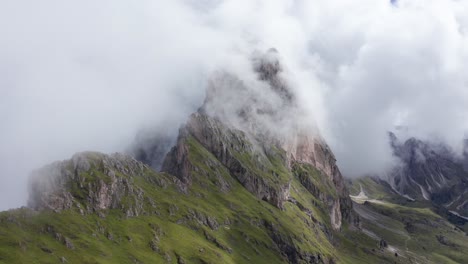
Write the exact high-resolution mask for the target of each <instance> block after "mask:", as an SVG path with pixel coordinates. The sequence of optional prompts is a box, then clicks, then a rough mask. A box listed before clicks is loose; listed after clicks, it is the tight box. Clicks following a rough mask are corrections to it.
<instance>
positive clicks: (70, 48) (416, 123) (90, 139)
mask: <svg viewBox="0 0 468 264" xmlns="http://www.w3.org/2000/svg"><path fill="white" fill-rule="evenodd" d="M467 34H468V3H466V2H465V1H455V0H453V1H450V0H425V1H422V0H399V1H386V0H381V1H380V0H355V1H347V0H203V1H201V0H173V1H163V0H141V1H136V2H135V1H123V0H112V1H111V0H103V1H91V0H82V1H59V0H43V1H33V0H19V1H0V210H5V209H8V208H14V207H19V206H22V205H25V204H26V200H27V186H28V184H27V183H28V175H29V173H30V171H31V170H33V169H35V168H38V167H41V166H43V165H44V164H47V163H50V162H52V161H54V160H63V159H68V158H69V157H71V155H73V153H75V152H78V151H85V150H96V151H102V152H115V151H126V150H127V149H128V148H129V146H130V145H131V144H132V142H134V140H135V136H136V135H137V134H138V133H139V131H141V130H142V129H144V130H146V131H157V130H159V129H168V128H171V129H176V128H177V127H178V126H179V125H180V124H182V123H183V122H184V121H185V119H186V118H187V116H188V115H189V114H190V113H191V112H193V111H195V110H196V109H197V108H198V107H199V106H200V105H201V103H202V102H203V98H204V96H205V89H206V84H207V80H209V78H210V76H212V74H213V72H215V71H218V70H220V69H222V70H225V69H227V70H231V71H234V72H236V73H238V74H242V72H248V71H250V70H251V69H248V67H247V66H246V63H245V62H246V60H247V59H248V58H249V57H250V56H251V55H252V53H253V52H255V51H258V50H260V51H262V50H267V49H268V48H271V47H274V48H276V49H277V50H278V51H279V53H280V54H281V58H282V61H283V62H284V65H285V67H286V68H287V69H286V70H287V73H288V79H290V80H292V83H293V85H294V87H295V89H296V91H297V93H298V95H299V98H300V99H301V102H302V104H303V106H304V107H305V108H307V110H308V111H309V112H310V116H311V118H313V119H314V120H315V122H316V123H317V124H318V126H319V128H320V130H321V133H322V135H323V136H324V137H325V138H326V140H327V142H328V143H329V144H330V146H331V148H332V150H333V151H334V153H335V155H336V157H337V159H338V165H339V166H340V169H341V170H342V172H343V174H344V175H345V176H348V177H356V176H360V175H364V174H374V173H380V172H382V171H384V170H386V169H387V168H388V167H389V166H392V164H393V163H392V162H393V159H392V156H391V150H390V148H389V145H388V138H387V132H388V131H389V130H393V129H394V128H395V126H405V127H407V129H406V130H405V133H404V135H401V136H402V137H409V136H416V137H419V138H423V139H427V140H434V141H442V142H444V143H446V144H448V145H450V146H451V147H452V148H453V149H454V150H459V148H460V146H461V144H460V142H461V140H462V139H463V138H464V136H465V133H466V131H467V129H468V122H467V120H468V119H467V115H468V87H467V84H468V75H467V74H466V72H468V65H467V64H468V60H467V59H468V35H467Z"/></svg>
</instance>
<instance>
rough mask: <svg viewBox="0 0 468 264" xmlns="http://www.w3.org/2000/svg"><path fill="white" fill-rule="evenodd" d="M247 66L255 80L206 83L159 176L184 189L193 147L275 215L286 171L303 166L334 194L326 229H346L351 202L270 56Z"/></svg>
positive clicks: (286, 189)
mask: <svg viewBox="0 0 468 264" xmlns="http://www.w3.org/2000/svg"><path fill="white" fill-rule="evenodd" d="M252 63H253V70H254V72H255V73H256V78H253V79H248V78H247V79H240V78H238V77H237V76H235V75H233V74H229V73H226V72H222V73H218V74H216V75H215V76H214V77H213V78H212V80H211V82H210V85H209V87H208V90H207V96H206V99H205V102H204V105H203V106H202V107H201V108H200V109H199V111H198V112H196V113H194V114H192V115H191V116H190V118H189V120H188V121H187V123H186V125H185V126H184V127H183V128H181V130H180V134H179V138H178V140H177V143H176V146H175V147H174V148H173V149H172V150H171V151H170V152H169V154H168V155H167V157H166V159H165V161H164V163H163V166H162V170H163V171H167V172H169V173H171V174H174V175H176V176H177V177H178V178H179V179H180V180H181V181H182V182H184V183H185V184H186V186H187V187H189V186H190V184H191V181H192V175H191V171H192V169H193V164H191V162H190V159H189V157H188V143H187V142H188V141H189V140H191V139H194V140H196V141H197V142H199V143H200V144H201V145H202V146H203V147H204V148H206V149H207V150H208V151H209V152H210V153H211V154H213V155H214V157H216V159H217V160H219V161H220V162H221V163H222V164H223V165H224V166H225V167H226V168H227V169H228V170H229V172H230V173H231V174H232V175H233V176H235V177H236V179H237V180H238V181H239V182H240V183H241V184H242V185H243V186H244V187H245V188H246V189H247V190H249V191H250V192H251V193H253V194H254V195H255V196H257V197H258V198H259V199H263V200H266V201H268V202H269V203H271V204H273V205H275V206H277V207H278V208H282V207H283V204H284V203H285V202H286V201H287V200H288V199H289V193H290V182H291V177H292V173H291V171H292V167H293V164H294V163H304V164H309V165H311V166H313V167H315V168H317V169H318V170H319V171H321V173H322V175H323V177H326V178H327V180H328V181H329V182H330V183H331V184H332V185H333V187H332V189H333V190H334V192H336V195H335V196H334V197H331V196H330V197H328V198H327V201H326V203H327V204H328V205H329V214H330V217H331V218H332V223H333V228H334V229H339V228H340V227H341V224H342V220H343V219H345V220H347V221H350V222H352V221H353V220H352V219H351V218H352V202H351V200H350V199H349V197H348V192H347V190H346V187H345V184H344V180H343V177H342V175H341V173H340V171H339V169H338V167H337V166H336V159H335V157H334V155H333V153H332V151H331V150H330V148H329V147H328V145H327V144H326V143H325V141H324V139H323V138H322V137H321V136H320V133H319V131H318V129H317V128H316V127H315V125H314V124H313V123H310V122H309V121H308V120H310V118H308V115H307V114H306V111H305V110H304V109H303V108H302V107H301V106H300V105H299V103H298V101H297V95H296V94H295V91H294V89H293V88H292V87H291V86H290V85H288V82H287V81H286V79H285V78H284V68H283V66H282V64H281V62H280V58H279V55H278V53H277V51H276V50H274V49H271V50H269V51H268V52H266V53H264V54H260V53H258V54H255V55H254V56H253V59H252ZM309 187H310V186H309ZM327 191H328V190H327ZM314 195H317V196H320V194H317V193H314Z"/></svg>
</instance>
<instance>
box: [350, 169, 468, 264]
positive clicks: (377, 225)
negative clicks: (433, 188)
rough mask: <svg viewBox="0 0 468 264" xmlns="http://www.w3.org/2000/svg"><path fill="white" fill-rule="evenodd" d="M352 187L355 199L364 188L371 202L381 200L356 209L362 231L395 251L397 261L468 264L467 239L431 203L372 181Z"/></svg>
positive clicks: (367, 180)
mask: <svg viewBox="0 0 468 264" xmlns="http://www.w3.org/2000/svg"><path fill="white" fill-rule="evenodd" d="M351 184H352V185H351V186H350V191H351V193H352V194H353V195H357V194H358V193H359V191H360V186H362V187H363V189H364V192H365V193H366V195H367V196H368V197H369V199H375V200H378V201H371V202H368V203H365V204H362V205H359V204H355V208H356V210H357V211H358V212H360V214H361V221H362V227H363V228H364V229H365V230H368V231H370V232H372V233H374V234H376V235H377V236H379V237H380V238H382V239H385V240H386V241H387V242H388V244H389V245H391V246H392V247H394V248H395V249H396V250H397V253H398V254H399V255H400V256H399V257H398V258H396V259H398V260H399V261H401V262H402V263H466V259H468V253H467V252H468V237H467V235H466V234H465V233H464V232H463V231H462V230H460V229H459V228H457V227H455V226H454V225H453V224H451V223H449V222H448V221H447V220H446V219H444V218H442V217H441V216H439V215H437V214H436V213H434V210H433V208H432V206H431V205H430V204H429V203H428V202H418V201H415V202H411V201H408V200H406V199H404V198H403V199H402V198H400V197H398V196H397V195H395V194H394V193H392V192H391V191H389V188H388V187H387V186H384V185H382V184H379V182H378V181H376V180H374V179H371V178H369V177H367V178H360V179H357V180H354V181H352V182H351ZM437 236H439V238H440V237H441V236H443V237H445V241H444V242H440V241H439V239H438V238H437Z"/></svg>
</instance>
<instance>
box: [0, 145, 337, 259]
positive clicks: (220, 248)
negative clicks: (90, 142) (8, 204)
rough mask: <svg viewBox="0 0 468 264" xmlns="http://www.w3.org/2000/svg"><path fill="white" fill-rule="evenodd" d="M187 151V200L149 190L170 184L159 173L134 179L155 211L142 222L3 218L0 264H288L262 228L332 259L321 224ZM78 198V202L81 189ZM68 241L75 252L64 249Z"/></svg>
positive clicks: (20, 213)
mask: <svg viewBox="0 0 468 264" xmlns="http://www.w3.org/2000/svg"><path fill="white" fill-rule="evenodd" d="M189 147H190V159H191V162H192V164H193V165H194V166H195V169H194V171H193V174H194V179H196V181H195V182H194V183H193V186H192V188H191V189H190V191H189V193H188V194H182V193H180V192H179V191H177V190H176V187H175V186H174V185H170V186H168V187H167V188H161V187H159V186H157V185H156V184H154V183H153V182H158V179H159V180H160V179H163V180H165V181H166V182H167V181H169V180H168V176H167V175H164V174H159V173H155V172H152V171H148V172H147V175H146V176H145V177H135V178H134V179H133V182H134V185H135V186H138V187H140V188H142V189H143V190H144V192H145V201H146V200H148V201H149V199H148V198H150V199H151V200H153V201H154V204H155V208H154V207H153V206H152V205H150V203H149V202H148V203H147V204H145V211H146V214H145V215H140V216H138V217H131V218H127V217H125V215H124V214H123V212H122V211H121V210H110V211H106V212H103V213H104V215H105V216H101V217H99V216H98V214H86V215H80V214H79V212H78V211H77V210H68V211H64V212H61V213H55V212H50V211H43V212H39V213H38V212H33V211H31V210H29V209H17V210H12V211H8V212H3V213H0V263H59V262H60V259H61V258H62V257H64V258H65V259H66V260H67V261H68V263H166V262H167V263H177V261H178V258H181V259H183V260H185V262H186V263H285V262H286V259H285V258H284V256H281V255H280V253H279V251H278V249H277V246H276V245H275V243H274V242H273V240H272V239H271V237H270V234H269V233H268V231H267V230H266V229H265V226H264V225H265V222H267V223H270V224H271V225H273V226H275V227H276V231H275V232H277V233H278V234H279V235H280V236H282V237H284V238H285V239H289V240H290V241H291V243H292V244H294V245H295V246H296V247H297V248H299V249H300V250H301V251H303V252H310V253H312V254H317V253H321V254H322V256H326V257H333V258H337V253H336V250H335V248H334V247H333V245H332V244H331V243H330V242H329V241H328V239H327V237H326V236H325V234H324V232H323V230H322V227H321V226H320V225H319V223H313V222H312V221H311V220H310V218H308V216H307V215H306V214H305V213H304V212H303V211H301V210H300V209H299V208H298V207H297V206H296V205H294V204H292V203H287V204H286V205H285V209H284V210H280V209H278V208H276V207H273V206H272V205H270V204H268V203H267V202H264V201H261V200H258V199H256V198H255V197H254V196H253V195H252V194H250V193H249V192H248V191H246V190H245V188H243V187H242V186H241V185H240V184H239V183H238V182H237V181H235V180H233V178H232V177H231V176H230V175H229V173H228V171H227V170H226V169H225V168H224V166H222V165H221V164H220V163H219V162H218V161H217V160H216V159H215V158H214V157H213V156H212V155H211V154H210V153H209V152H208V151H206V150H205V149H204V148H203V147H202V146H201V145H199V143H198V142H197V141H195V140H191V141H190V144H189ZM275 166H277V165H275ZM280 169H281V170H284V168H280ZM89 175H93V176H90V177H91V178H89V180H91V181H92V180H93V178H92V177H95V179H96V180H97V179H102V178H106V176H105V175H104V174H103V173H102V172H100V171H93V172H92V173H89V174H88V176H89ZM219 177H223V178H224V180H226V181H228V182H229V183H230V184H231V189H230V191H229V192H227V193H223V192H221V191H219V188H218V186H217V181H219ZM292 186H293V193H292V196H294V197H295V198H296V199H297V200H300V201H302V203H304V205H305V206H307V207H309V208H312V209H313V211H314V213H316V214H317V218H318V219H319V220H323V219H324V218H325V215H326V214H325V213H324V211H323V208H320V207H316V206H314V205H312V201H313V200H316V198H315V197H313V196H312V195H311V194H310V193H308V192H306V191H305V190H304V189H303V187H302V185H300V184H299V183H298V182H297V181H296V180H293V182H292ZM75 187H76V186H75ZM75 191H77V193H79V194H80V196H81V193H80V191H82V190H75ZM129 199H130V200H131V198H129ZM194 212H196V213H197V214H199V215H203V216H206V217H210V218H212V219H215V221H216V222H217V223H218V225H219V227H218V228H216V229H215V230H213V229H211V228H210V227H208V226H206V224H204V223H201V222H200V221H199V220H197V219H193V218H190V217H188V216H189V215H193V213H194ZM324 222H325V224H324V225H325V226H326V225H327V224H326V221H324ZM207 237H209V239H207ZM65 238H66V240H67V241H70V242H71V243H72V244H73V249H70V248H67V247H66V245H65V244H66V243H65ZM152 246H153V248H152ZM231 249H232V250H231Z"/></svg>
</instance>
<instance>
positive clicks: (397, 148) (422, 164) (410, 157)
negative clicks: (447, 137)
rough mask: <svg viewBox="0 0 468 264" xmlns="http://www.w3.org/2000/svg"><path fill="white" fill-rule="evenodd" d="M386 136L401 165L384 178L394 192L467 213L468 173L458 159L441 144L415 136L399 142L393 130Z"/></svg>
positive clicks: (461, 160)
mask: <svg viewBox="0 0 468 264" xmlns="http://www.w3.org/2000/svg"><path fill="white" fill-rule="evenodd" d="M390 139H391V145H392V147H393V149H394V154H395V156H396V157H397V158H399V160H400V161H401V164H400V165H399V166H397V167H395V168H394V169H393V170H392V171H391V173H390V175H389V179H388V180H389V182H390V185H391V186H392V187H393V188H394V189H395V190H396V191H397V192H398V193H400V194H401V195H404V196H406V197H409V198H412V199H417V200H430V201H432V202H434V203H435V204H437V205H440V206H444V207H446V208H447V209H449V210H452V211H454V212H458V213H460V214H461V215H465V216H466V215H468V202H466V201H467V199H468V191H466V190H467V188H468V172H467V171H466V170H465V169H464V167H463V165H464V164H463V159H462V158H460V157H459V156H457V155H456V154H455V153H453V152H452V151H451V150H450V149H449V148H448V147H446V146H445V145H443V144H435V143H430V142H425V141H422V140H418V139H416V138H410V139H408V140H406V141H404V142H400V141H399V140H398V138H397V137H396V136H395V134H393V133H390Z"/></svg>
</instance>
